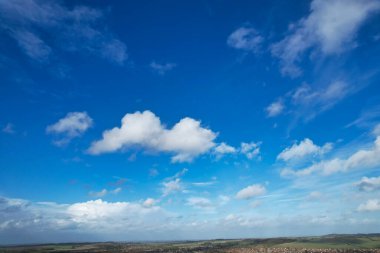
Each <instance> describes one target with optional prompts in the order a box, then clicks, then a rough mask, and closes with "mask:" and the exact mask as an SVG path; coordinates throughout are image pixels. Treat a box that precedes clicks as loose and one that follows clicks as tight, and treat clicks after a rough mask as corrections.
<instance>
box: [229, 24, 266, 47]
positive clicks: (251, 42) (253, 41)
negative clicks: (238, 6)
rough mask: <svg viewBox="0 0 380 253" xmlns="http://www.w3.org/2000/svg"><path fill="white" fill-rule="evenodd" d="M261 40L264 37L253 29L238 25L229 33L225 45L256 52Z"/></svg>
mask: <svg viewBox="0 0 380 253" xmlns="http://www.w3.org/2000/svg"><path fill="white" fill-rule="evenodd" d="M263 41H264V38H263V37H262V36H261V35H259V33H258V32H257V31H256V30H255V29H253V28H250V27H240V28H238V29H237V30H235V31H234V32H233V33H231V34H230V36H229V37H228V39H227V45H228V46H230V47H232V48H236V49H240V50H245V51H253V52H257V51H258V50H259V48H260V46H261V44H262V43H263Z"/></svg>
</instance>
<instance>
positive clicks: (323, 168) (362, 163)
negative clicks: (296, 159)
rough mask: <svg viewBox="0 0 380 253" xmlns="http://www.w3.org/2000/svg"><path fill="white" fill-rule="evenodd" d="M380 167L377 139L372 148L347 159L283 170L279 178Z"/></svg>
mask: <svg viewBox="0 0 380 253" xmlns="http://www.w3.org/2000/svg"><path fill="white" fill-rule="evenodd" d="M379 165H380V137H377V138H376V140H375V142H374V145H373V147H372V148H369V149H360V150H358V151H356V152H355V153H353V154H352V155H350V156H349V157H347V158H333V159H330V160H322V161H320V162H318V163H315V164H313V165H311V166H309V167H307V168H304V169H300V170H293V169H289V168H287V169H283V170H282V171H281V176H283V177H289V176H307V175H310V174H313V173H319V174H322V175H331V174H334V173H337V172H346V171H349V170H355V169H368V168H374V167H376V166H379Z"/></svg>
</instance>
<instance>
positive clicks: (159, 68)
mask: <svg viewBox="0 0 380 253" xmlns="http://www.w3.org/2000/svg"><path fill="white" fill-rule="evenodd" d="M149 66H150V67H151V68H152V69H153V70H154V71H156V72H157V73H158V74H160V75H165V73H166V72H168V71H170V70H172V69H174V68H175V67H176V66H177V65H176V64H175V63H165V64H160V63H157V62H155V61H153V62H151V63H150V65H149Z"/></svg>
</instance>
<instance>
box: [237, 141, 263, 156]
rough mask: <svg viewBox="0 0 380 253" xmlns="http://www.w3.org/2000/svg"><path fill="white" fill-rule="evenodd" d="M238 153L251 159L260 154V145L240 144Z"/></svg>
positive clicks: (252, 143)
mask: <svg viewBox="0 0 380 253" xmlns="http://www.w3.org/2000/svg"><path fill="white" fill-rule="evenodd" d="M240 152H241V153H242V154H244V155H245V156H246V157H247V158H248V159H253V158H254V157H257V156H258V155H259V154H260V143H255V142H250V143H246V142H242V143H241V145H240Z"/></svg>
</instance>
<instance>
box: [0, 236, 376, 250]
mask: <svg viewBox="0 0 380 253" xmlns="http://www.w3.org/2000/svg"><path fill="white" fill-rule="evenodd" d="M0 252H1V253H8V252H12V253H18V252H25V253H26V252H33V253H42V252H56V253H58V252H60V253H64V252H77V253H79V252H83V253H84V252H89V253H90V252H110V253H116V252H230V253H248V252H252V253H255V252H260V253H264V252H271V253H288V252H305V253H306V252H331V253H334V252H380V234H357V235H326V236H313V237H279V238H266V239H234V240H224V239H218V240H205V241H173V242H130V243H127V242H103V243H60V244H43V245H19V246H17V245H12V246H3V247H0Z"/></svg>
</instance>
